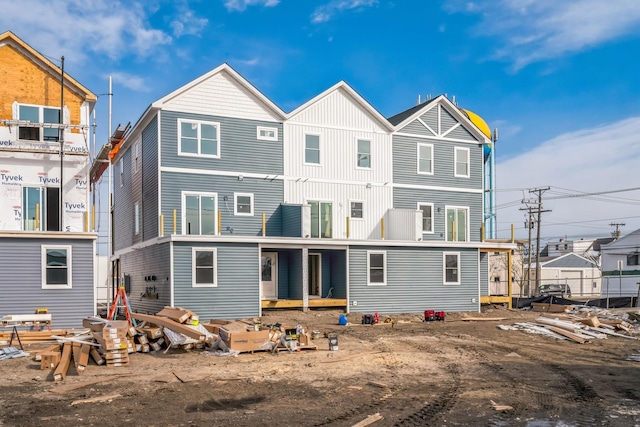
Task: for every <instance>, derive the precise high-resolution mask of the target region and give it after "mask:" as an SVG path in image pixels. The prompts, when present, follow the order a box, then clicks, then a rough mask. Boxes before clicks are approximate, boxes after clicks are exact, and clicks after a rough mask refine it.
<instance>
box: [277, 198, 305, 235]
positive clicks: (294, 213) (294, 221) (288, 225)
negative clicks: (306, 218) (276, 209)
mask: <svg viewBox="0 0 640 427" xmlns="http://www.w3.org/2000/svg"><path fill="white" fill-rule="evenodd" d="M280 209H281V211H282V213H281V218H282V235H283V236H287V237H302V205H285V204H283V205H281V206H280Z"/></svg>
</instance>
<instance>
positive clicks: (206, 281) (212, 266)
mask: <svg viewBox="0 0 640 427" xmlns="http://www.w3.org/2000/svg"><path fill="white" fill-rule="evenodd" d="M191 259H192V261H191V286H192V287H194V288H213V287H216V286H218V277H217V276H218V271H217V270H218V250H217V249H216V248H191Z"/></svg>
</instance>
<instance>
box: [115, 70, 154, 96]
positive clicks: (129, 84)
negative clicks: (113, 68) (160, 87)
mask: <svg viewBox="0 0 640 427" xmlns="http://www.w3.org/2000/svg"><path fill="white" fill-rule="evenodd" d="M111 77H113V83H114V84H115V85H116V86H117V85H121V86H124V87H126V88H128V89H131V90H134V91H136V92H148V91H149V90H150V88H149V87H148V86H147V85H146V83H145V80H144V78H143V77H140V76H136V75H133V74H128V73H118V72H116V73H112V74H111ZM107 78H108V76H107Z"/></svg>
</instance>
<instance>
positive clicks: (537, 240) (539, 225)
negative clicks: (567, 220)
mask: <svg viewBox="0 0 640 427" xmlns="http://www.w3.org/2000/svg"><path fill="white" fill-rule="evenodd" d="M548 189H549V187H545V188H532V189H530V190H529V193H537V194H538V201H537V202H536V204H537V205H538V212H537V217H538V218H537V220H536V223H537V226H538V229H537V230H536V232H537V237H536V290H535V294H536V295H537V294H538V292H539V291H540V229H541V228H542V227H541V225H542V223H541V221H540V216H541V214H542V212H551V211H549V210H545V211H543V210H542V193H544V192H545V191H547V190H548Z"/></svg>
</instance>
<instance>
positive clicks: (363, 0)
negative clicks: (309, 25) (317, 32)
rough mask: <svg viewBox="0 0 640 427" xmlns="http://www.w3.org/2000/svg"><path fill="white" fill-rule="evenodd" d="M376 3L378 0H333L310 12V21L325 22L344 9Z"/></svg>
mask: <svg viewBox="0 0 640 427" xmlns="http://www.w3.org/2000/svg"><path fill="white" fill-rule="evenodd" d="M377 4H378V0H333V1H331V2H330V3H328V4H325V5H323V6H320V7H318V8H317V9H316V10H315V11H314V12H313V13H312V14H311V22H313V23H314V24H320V23H322V22H327V21H329V20H330V19H331V18H333V17H334V16H335V15H336V14H337V13H340V12H342V11H344V10H353V9H358V10H361V9H364V8H365V7H371V6H374V5H377Z"/></svg>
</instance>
